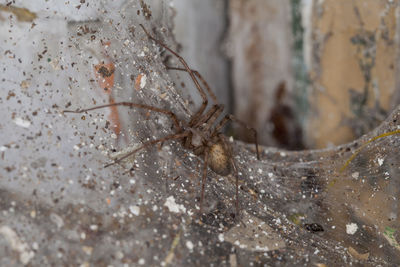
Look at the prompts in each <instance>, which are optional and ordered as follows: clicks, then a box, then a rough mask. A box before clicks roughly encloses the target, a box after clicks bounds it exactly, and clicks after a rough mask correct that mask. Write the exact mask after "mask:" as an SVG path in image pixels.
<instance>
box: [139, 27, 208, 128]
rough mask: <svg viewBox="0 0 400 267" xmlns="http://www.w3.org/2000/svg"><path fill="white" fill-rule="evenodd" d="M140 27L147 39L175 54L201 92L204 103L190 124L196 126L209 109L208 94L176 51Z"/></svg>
mask: <svg viewBox="0 0 400 267" xmlns="http://www.w3.org/2000/svg"><path fill="white" fill-rule="evenodd" d="M139 25H140V27H142V29H143V31H144V33H145V34H146V35H147V37H148V38H149V39H151V40H153V41H155V42H156V43H157V44H159V45H160V46H162V47H164V48H165V49H167V50H168V51H169V52H170V53H171V54H173V55H174V56H175V57H176V58H178V60H179V61H180V62H181V63H182V65H183V66H184V67H185V70H186V71H187V72H188V73H189V75H190V77H191V78H192V80H193V82H194V84H195V86H196V88H197V90H198V91H199V94H200V96H201V98H202V99H203V103H202V104H201V107H200V109H199V110H198V111H197V112H196V114H194V115H193V118H192V120H191V122H190V123H189V124H190V125H193V124H195V123H196V122H197V120H198V119H199V117H201V115H202V114H203V112H204V110H205V109H206V107H207V104H208V99H207V95H206V93H205V92H204V90H203V88H201V86H200V84H199V82H198V81H197V79H196V77H195V75H194V73H193V71H192V70H191V69H190V68H189V66H188V64H187V63H186V61H185V60H184V59H183V58H182V57H181V56H180V55H178V53H176V52H175V51H174V50H172V49H171V48H169V47H168V46H167V45H165V44H164V43H162V42H161V41H160V40H157V39H156V38H154V37H153V36H151V35H150V33H148V32H147V30H146V29H145V28H144V26H143V25H142V24H139Z"/></svg>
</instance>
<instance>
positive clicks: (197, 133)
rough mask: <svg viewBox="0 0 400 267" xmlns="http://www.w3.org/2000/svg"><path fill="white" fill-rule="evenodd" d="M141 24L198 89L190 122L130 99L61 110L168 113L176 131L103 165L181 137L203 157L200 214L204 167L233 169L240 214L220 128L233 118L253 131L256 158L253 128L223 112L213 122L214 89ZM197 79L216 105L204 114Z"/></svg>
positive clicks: (221, 170) (228, 151)
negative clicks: (117, 109) (198, 102)
mask: <svg viewBox="0 0 400 267" xmlns="http://www.w3.org/2000/svg"><path fill="white" fill-rule="evenodd" d="M140 27H142V29H143V31H144V32H145V33H146V35H147V37H148V38H149V39H151V40H153V41H155V42H156V43H157V44H158V45H160V46H161V47H163V48H165V49H166V50H168V51H169V52H170V53H171V54H173V55H174V56H175V57H177V58H178V60H179V61H180V62H181V63H182V65H183V66H184V68H174V67H167V69H173V70H179V71H186V72H187V73H189V75H190V77H191V78H192V80H193V82H194V84H195V86H196V88H197V90H198V91H199V93H200V95H201V97H202V99H203V102H202V105H201V107H200V108H199V110H198V111H197V112H196V113H195V114H194V115H193V116H192V117H191V119H190V121H189V122H185V121H181V120H179V119H178V118H177V116H176V115H175V114H174V113H173V112H171V111H169V110H165V109H160V108H157V107H152V106H148V105H144V104H137V103H131V102H119V103H112V104H107V105H101V106H96V107H92V108H88V109H80V110H75V111H71V110H66V111H64V112H72V113H83V112H87V111H90V110H94V109H99V108H105V107H111V106H128V107H135V108H141V109H146V110H149V111H153V112H158V113H162V114H165V115H167V116H169V117H170V118H171V119H172V121H173V123H174V126H175V128H176V132H175V133H173V134H170V135H167V136H165V137H163V138H160V139H156V140H152V141H148V142H146V143H144V144H142V145H141V146H140V147H138V148H137V149H135V150H133V151H131V152H130V153H128V154H127V155H124V156H122V157H121V158H118V159H116V160H114V162H112V163H109V164H107V165H106V166H105V167H108V166H110V165H113V164H116V163H119V162H121V161H122V160H124V159H126V158H127V157H129V156H131V155H133V154H135V153H136V152H138V151H139V150H142V149H144V148H147V147H149V146H151V145H154V144H157V143H163V142H165V141H168V140H173V139H181V140H182V143H183V146H184V147H185V148H187V149H190V150H192V151H193V153H194V154H195V155H198V156H200V155H202V156H203V157H204V165H203V173H202V184H201V197H200V213H202V210H203V200H204V188H205V183H206V178H207V167H208V166H210V168H211V170H213V171H214V172H215V173H217V174H219V175H222V176H226V175H228V174H230V173H231V172H232V170H233V171H234V173H235V177H236V203H235V204H236V205H235V206H236V215H239V176H238V170H237V167H236V163H235V161H234V159H233V156H232V149H231V146H230V145H229V143H228V142H227V141H226V137H225V136H224V135H223V134H222V133H221V132H220V131H221V129H222V128H223V126H224V125H225V124H226V123H227V122H228V121H233V122H236V123H239V124H240V125H242V126H244V127H246V128H247V129H249V130H250V131H252V132H253V133H254V141H255V145H256V151H257V158H258V159H260V154H259V151H258V143H257V132H256V130H255V129H253V128H250V127H248V126H247V125H246V124H245V123H243V122H241V121H239V120H238V119H236V118H235V117H233V115H226V116H225V117H224V118H223V119H222V120H220V122H219V123H217V124H216V125H214V124H215V122H216V120H217V119H218V117H219V116H220V115H221V113H222V112H223V110H224V106H223V105H220V104H218V102H217V99H216V97H215V95H214V94H213V92H212V91H211V89H210V87H209V86H208V84H207V82H206V81H205V80H204V79H203V77H202V76H201V75H200V74H199V73H198V72H197V71H195V70H192V69H190V68H189V66H188V65H187V63H186V61H185V60H184V59H183V58H182V57H181V56H180V55H178V54H177V53H176V52H175V51H173V50H172V49H170V48H169V47H168V46H166V45H165V44H164V43H162V42H161V41H159V40H157V39H155V38H154V37H153V36H151V35H150V34H149V33H148V32H147V30H146V29H145V28H144V27H143V25H142V24H140ZM197 79H199V80H200V81H201V82H202V84H203V85H204V87H205V88H206V90H207V92H208V93H209V95H210V96H211V97H212V99H213V101H214V102H215V104H214V105H213V106H212V107H211V108H210V109H209V110H208V111H207V112H205V113H204V111H205V109H206V107H207V104H208V99H207V95H206V93H205V91H204V90H203V88H202V87H201V86H200V84H199V82H198V80H197ZM213 126H214V127H213Z"/></svg>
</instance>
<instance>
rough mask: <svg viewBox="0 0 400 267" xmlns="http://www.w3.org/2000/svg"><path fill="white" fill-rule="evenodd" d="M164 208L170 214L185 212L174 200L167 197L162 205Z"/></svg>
mask: <svg viewBox="0 0 400 267" xmlns="http://www.w3.org/2000/svg"><path fill="white" fill-rule="evenodd" d="M164 206H166V207H167V208H168V209H169V211H170V212H175V213H179V212H186V208H185V207H184V206H183V205H178V204H176V202H175V198H174V197H173V196H169V197H168V198H167V200H166V201H165V203H164Z"/></svg>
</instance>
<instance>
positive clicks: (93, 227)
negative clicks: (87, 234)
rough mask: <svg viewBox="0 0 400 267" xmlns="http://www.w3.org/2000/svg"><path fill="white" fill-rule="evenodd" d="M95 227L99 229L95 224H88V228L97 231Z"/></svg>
mask: <svg viewBox="0 0 400 267" xmlns="http://www.w3.org/2000/svg"><path fill="white" fill-rule="evenodd" d="M97 229H99V227H98V226H97V225H96V224H92V225H90V230H92V231H97Z"/></svg>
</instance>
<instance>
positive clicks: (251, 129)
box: [167, 66, 260, 160]
mask: <svg viewBox="0 0 400 267" xmlns="http://www.w3.org/2000/svg"><path fill="white" fill-rule="evenodd" d="M167 69H171V70H179V71H186V72H188V71H187V70H186V69H184V68H177V67H169V66H167ZM191 71H192V72H193V73H194V74H195V75H196V76H197V78H199V80H200V81H201V82H202V83H203V85H204V87H205V88H206V89H207V92H208V93H209V94H210V96H211V98H212V99H213V101H214V102H215V103H216V104H218V100H217V98H216V96H215V95H214V93H213V91H212V90H211V88H210V86H209V85H208V83H207V82H206V80H205V79H204V78H203V77H202V76H201V75H200V73H199V72H198V71H196V70H193V69H192V70H191ZM222 110H223V108H222ZM221 112H222V111H221ZM227 116H231V117H232V118H229V119H226V120H227V121H229V120H232V121H234V122H236V123H238V124H241V125H242V126H243V127H245V128H246V129H248V130H250V131H252V132H253V134H254V144H255V145H256V151H257V159H258V160H260V153H259V150H258V141H257V131H256V129H254V128H251V127H249V126H247V124H246V123H244V122H242V121H240V120H239V119H236V118H235V117H233V116H232V115H227ZM224 119H225V118H224ZM224 119H222V120H221V123H222V126H217V127H219V128H216V130H215V131H214V132H218V131H219V130H220V129H221V128H222V127H223V125H224V124H225V123H226V122H223V120H224Z"/></svg>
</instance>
